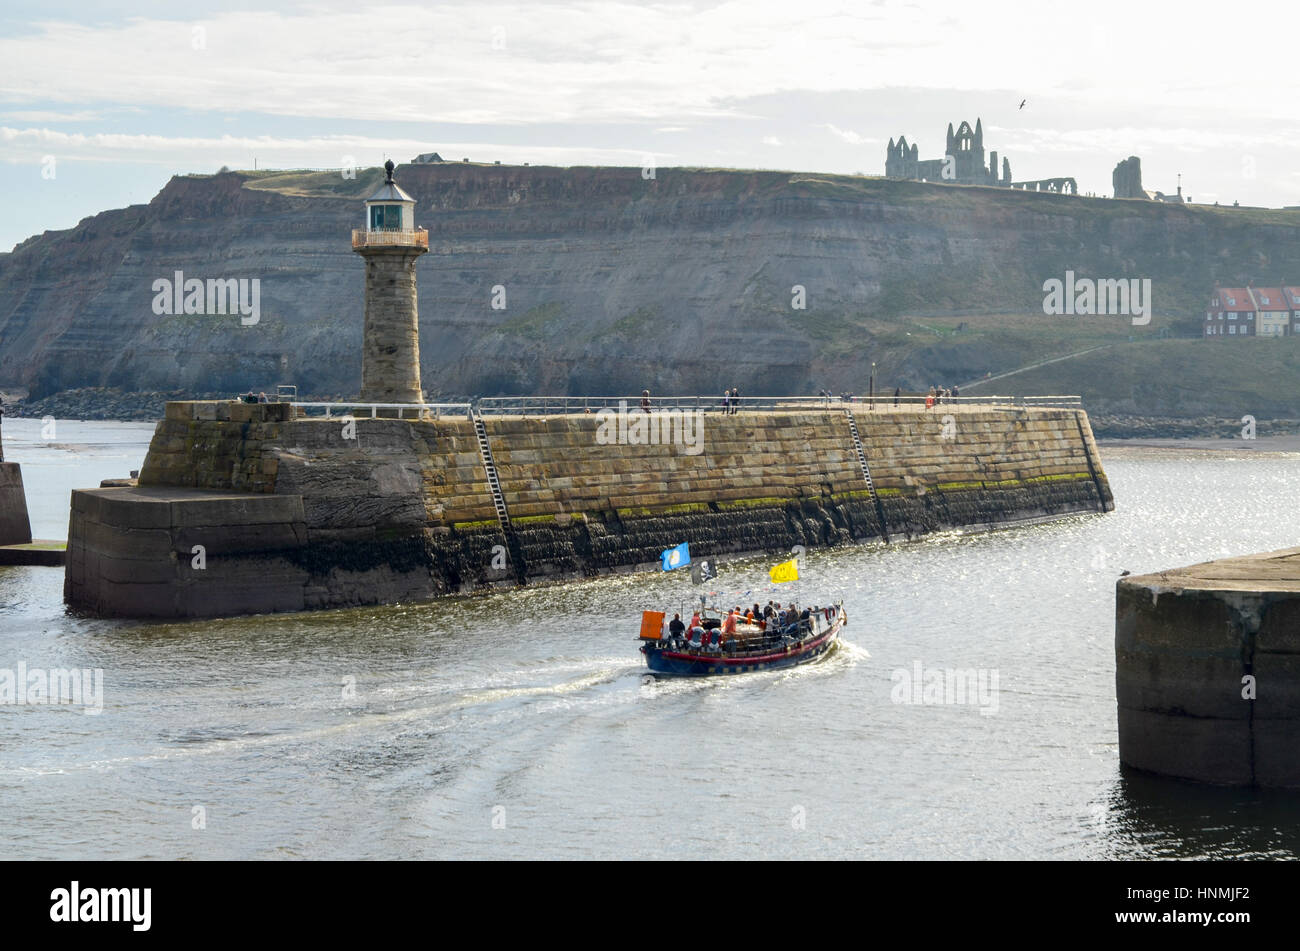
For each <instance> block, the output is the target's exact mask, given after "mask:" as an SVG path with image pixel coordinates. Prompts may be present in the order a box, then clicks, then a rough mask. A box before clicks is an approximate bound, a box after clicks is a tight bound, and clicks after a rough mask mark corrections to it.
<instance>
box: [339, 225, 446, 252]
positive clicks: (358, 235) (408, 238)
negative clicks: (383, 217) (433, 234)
mask: <svg viewBox="0 0 1300 951" xmlns="http://www.w3.org/2000/svg"><path fill="white" fill-rule="evenodd" d="M352 247H353V248H428V247H429V232H428V230H427V229H425V228H414V229H405V230H402V229H397V228H393V229H387V228H382V229H378V228H377V229H375V230H374V231H367V230H365V229H363V228H356V229H353V231H352Z"/></svg>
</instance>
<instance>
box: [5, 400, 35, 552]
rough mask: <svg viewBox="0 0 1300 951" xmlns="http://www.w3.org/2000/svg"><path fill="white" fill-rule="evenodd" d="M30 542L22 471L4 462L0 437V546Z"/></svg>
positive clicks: (16, 465) (13, 464) (29, 525)
mask: <svg viewBox="0 0 1300 951" xmlns="http://www.w3.org/2000/svg"><path fill="white" fill-rule="evenodd" d="M2 415H3V414H2V413H0V416H2ZM2 422H3V420H2V419H0V423H2ZM31 540H32V524H31V520H30V519H29V518H28V516H27V495H26V493H25V492H24V491H23V473H22V469H20V468H19V467H18V463H16V462H5V454H4V439H3V436H0V545H26V544H29V543H30V542H31Z"/></svg>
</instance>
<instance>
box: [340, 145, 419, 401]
mask: <svg viewBox="0 0 1300 951" xmlns="http://www.w3.org/2000/svg"><path fill="white" fill-rule="evenodd" d="M384 171H386V172H387V173H388V175H387V178H386V179H385V180H384V184H383V185H381V186H379V190H378V191H376V192H375V193H374V194H373V195H371V196H370V197H369V198H367V199H366V228H365V230H364V231H360V230H358V231H353V232H352V250H353V251H355V252H356V253H357V254H359V255H361V256H362V257H363V258H365V260H366V325H365V336H364V339H363V341H362V351H361V400H362V402H366V403H423V402H424V395H423V393H422V392H421V390H420V318H419V308H418V306H417V304H416V298H415V262H416V261H417V260H418V259H419V257H420V255H421V254H424V253H425V252H426V251H428V250H429V232H427V231H425V230H424V229H423V228H421V229H419V230H418V231H417V230H416V228H415V199H414V198H412V197H411V196H410V195H408V194H407V193H406V192H404V191H402V190H401V189H400V188H398V187H397V185H396V183H395V182H394V181H393V163H392V161H391V160H389V161H388V162H385V163H384Z"/></svg>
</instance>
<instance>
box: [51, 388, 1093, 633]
mask: <svg viewBox="0 0 1300 951" xmlns="http://www.w3.org/2000/svg"><path fill="white" fill-rule="evenodd" d="M854 409H855V412H856V421H857V426H858V429H859V432H860V434H861V438H862V443H863V450H864V452H865V454H866V456H867V458H868V459H869V462H870V466H871V470H872V473H873V475H874V482H875V488H876V492H877V495H878V498H879V501H880V506H879V508H878V507H877V506H876V505H875V502H874V500H873V499H872V497H871V492H870V490H869V488H868V486H867V483H866V481H865V479H864V477H863V473H862V467H861V465H860V463H859V461H858V458H857V456H856V452H855V448H854V446H853V443H852V437H851V434H850V428H849V419H848V417H847V416H846V415H845V412H844V409H843V408H842V407H836V408H827V409H824V410H798V411H790V412H785V411H779V410H778V411H770V412H742V413H739V414H736V415H731V416H724V415H722V414H720V413H708V414H706V415H705V416H704V418H703V423H702V425H703V430H702V443H700V444H698V445H695V446H694V447H693V448H691V449H690V451H688V447H687V446H675V445H650V444H637V443H635V442H633V443H630V444H627V443H625V444H619V443H609V442H608V440H602V439H600V438H598V429H599V426H600V420H599V418H598V417H597V416H595V415H570V416H547V417H527V418H525V417H509V416H506V417H502V416H494V417H487V418H486V420H485V424H486V428H487V435H488V440H489V444H490V447H491V450H492V454H493V457H494V459H495V462H496V467H497V470H498V473H499V477H500V480H501V488H502V493H503V496H504V499H505V503H506V506H507V509H508V511H509V515H510V522H511V529H510V530H509V532H504V531H503V530H502V528H501V525H500V523H499V521H498V519H497V515H496V510H495V508H494V505H493V501H492V497H491V495H490V493H489V490H488V485H487V474H486V471H485V470H484V467H483V463H482V458H481V456H480V453H479V448H478V444H477V440H476V436H475V432H474V428H473V424H472V422H471V421H470V420H468V419H462V418H449V419H438V420H430V419H425V420H419V421H415V420H402V419H368V418H361V419H357V420H355V421H352V422H351V423H350V426H351V429H350V430H349V428H348V426H349V424H348V422H347V421H345V420H342V419H339V418H335V419H330V420H325V419H303V418H295V417H294V416H293V414H292V413H291V411H290V409H289V407H287V406H285V405H282V404H263V405H245V404H230V403H202V402H195V403H173V404H169V405H168V408H167V414H166V418H165V419H163V420H162V421H161V422H160V423H159V424H158V428H157V430H156V431H155V434H154V438H153V442H152V444H151V446H150V450H149V454H148V457H147V459H146V461H145V464H144V467H143V469H142V471H141V474H140V480H139V482H140V485H139V489H138V490H137V491H136V492H135V493H134V494H132V493H131V492H130V491H128V490H118V489H103V490H95V493H96V498H95V500H92V499H91V498H89V495H90V493H76V495H77V496H79V497H80V496H87V497H86V498H74V504H73V511H72V519H71V522H70V527H69V537H70V543H69V559H70V560H69V566H68V579H69V581H68V584H67V585H66V586H65V592H66V594H67V599H68V601H69V603H72V604H75V605H78V606H82V607H86V608H88V609H90V610H94V611H99V612H100V613H117V614H131V613H133V612H136V611H138V610H140V604H141V599H140V598H138V597H135V596H134V595H132V596H131V597H124V596H121V597H119V596H115V595H114V594H113V591H114V590H120V589H114V588H113V587H112V586H113V585H121V584H122V583H123V582H122V581H121V580H118V579H117V578H116V577H115V576H114V574H113V572H114V570H115V569H112V568H109V567H108V566H106V565H105V564H104V559H105V558H109V559H111V558H121V559H127V558H132V557H134V558H138V559H139V560H142V561H143V562H145V563H149V564H155V563H159V564H158V565H156V567H158V569H159V570H160V571H161V572H162V574H163V575H166V576H167V578H168V579H170V580H168V581H160V582H154V583H160V584H173V585H179V584H182V583H183V582H184V583H187V584H190V585H195V584H198V585H202V584H204V583H205V579H209V581H210V583H211V584H212V585H213V588H212V591H213V592H214V593H213V594H212V595H211V596H210V597H206V599H205V598H203V597H199V596H198V595H197V593H196V592H193V591H190V592H187V593H185V594H184V595H183V596H179V599H178V598H171V599H170V600H169V599H167V598H164V599H162V601H161V602H160V603H161V604H163V605H164V606H166V605H170V607H164V608H163V609H162V610H173V611H177V612H180V613H183V614H185V615H195V614H200V613H204V612H207V613H235V612H238V611H247V610H295V609H299V608H315V607H330V606H339V605H350V604H374V603H387V602H393V601H401V600H412V599H420V598H429V597H434V596H437V595H439V594H445V593H448V592H456V591H464V590H468V589H472V588H474V587H478V586H481V585H492V584H511V583H520V582H527V581H528V580H530V579H542V578H566V577H579V576H583V575H592V574H599V573H602V572H611V571H627V570H633V569H636V568H639V567H648V566H653V565H655V564H657V561H658V557H659V553H660V552H661V551H662V550H663V549H665V548H668V547H671V546H674V545H677V544H679V543H681V542H683V541H688V542H690V544H691V550H692V552H693V553H695V554H696V555H697V557H698V556H701V555H705V554H708V555H712V556H715V557H716V556H719V555H733V556H735V555H740V554H751V553H760V552H787V551H789V549H790V548H791V546H793V545H795V544H802V545H805V546H808V547H811V546H817V545H838V544H845V543H849V542H853V541H863V540H869V539H876V538H882V537H883V535H884V532H883V531H882V525H881V524H880V518H881V513H883V515H884V518H885V522H886V526H884V527H887V528H888V532H889V535H890V537H891V538H908V537H914V536H917V535H921V534H924V533H926V532H930V531H936V530H945V529H952V528H988V527H994V526H998V525H1010V524H1017V523H1022V522H1026V521H1037V520H1042V519H1048V518H1055V517H1060V516H1063V515H1069V514H1075V513H1080V512H1104V511H1107V510H1109V509H1111V508H1113V502H1112V499H1111V495H1110V489H1109V486H1108V485H1107V483H1106V479H1105V474H1104V472H1103V471H1102V468H1101V463H1100V460H1099V459H1098V457H1097V453H1096V445H1095V443H1094V442H1093V439H1092V432H1091V429H1090V427H1089V426H1088V422H1087V417H1086V415H1085V414H1084V413H1083V412H1082V411H1081V410H1070V409H1016V408H1012V407H1008V408H1005V409H1001V408H987V407H981V408H961V407H940V408H936V410H933V411H929V412H926V411H922V410H917V409H912V408H908V409H905V410H893V409H889V410H885V409H878V410H875V411H870V410H867V409H866V408H864V407H860V406H859V407H854ZM177 489H185V490H189V491H190V492H192V493H197V494H193V495H191V496H188V497H170V501H169V505H171V506H172V507H173V508H174V509H175V510H176V512H177V514H176V515H175V518H176V519H178V520H179V521H177V522H175V523H174V524H169V525H168V526H167V528H166V531H165V533H164V534H165V537H163V536H161V535H160V536H137V535H133V534H132V533H133V532H135V531H137V526H136V525H135V524H134V523H135V521H138V520H139V518H141V517H143V516H137V515H134V514H131V513H133V512H135V511H136V509H137V508H138V507H140V506H147V505H148V504H149V500H148V499H147V498H146V497H145V496H141V495H140V493H143V492H148V491H162V490H177ZM103 493H109V495H106V496H105V495H103ZM113 493H118V494H116V495H113ZM203 493H209V494H211V493H216V495H215V496H212V497H213V498H215V499H221V500H224V501H223V504H227V505H229V504H230V502H231V500H233V499H235V498H239V497H242V498H246V499H250V500H257V499H259V498H261V499H268V500H272V499H273V500H278V502H279V503H281V504H283V503H285V502H286V500H292V504H293V505H295V506H296V507H295V508H293V509H292V512H293V515H292V518H288V517H286V520H285V521H284V524H283V526H282V528H281V529H280V530H278V532H277V533H271V534H270V535H269V536H268V534H267V533H266V531H264V530H262V529H250V528H249V527H248V525H246V524H245V521H244V516H243V515H242V514H240V512H241V511H242V510H238V511H237V510H235V509H233V508H231V509H228V510H227V511H228V512H229V513H230V524H229V525H228V526H226V527H227V528H228V529H229V531H220V532H217V531H216V526H215V525H213V526H209V527H210V528H212V530H213V531H214V533H215V536H214V537H218V536H219V539H220V543H219V544H218V545H217V546H216V547H217V549H219V551H220V555H219V556H218V557H220V558H224V559H229V560H230V561H231V562H233V563H232V564H231V565H228V566H226V567H224V568H223V569H222V570H223V571H225V572H227V573H228V574H229V573H233V574H231V576H234V575H239V576H240V577H245V575H246V576H247V577H248V578H250V579H253V580H250V581H249V583H251V584H253V585H254V586H256V584H257V582H256V580H255V578H256V572H253V571H251V570H249V571H247V572H245V568H244V567H242V566H241V563H242V562H243V561H248V562H249V563H250V564H253V563H257V564H263V563H265V564H268V565H269V566H270V567H269V573H268V575H267V577H268V581H267V585H268V588H274V589H275V591H276V592H277V593H274V594H273V593H271V592H270V591H268V592H267V593H266V595H265V597H263V598H261V600H259V599H258V598H257V597H251V596H250V597H243V598H229V599H226V598H225V595H224V594H223V591H224V589H222V588H220V587H219V586H218V585H217V583H216V582H217V580H218V579H219V578H220V577H221V574H220V573H214V574H210V575H199V576H197V577H194V576H191V575H186V574H184V573H183V572H182V573H180V574H170V575H169V574H167V570H168V569H167V566H166V565H161V564H160V562H161V560H162V559H165V558H175V559H180V558H182V557H183V556H185V552H186V551H187V550H188V549H187V547H186V546H187V544H199V543H201V541H200V540H199V539H198V538H197V536H196V534H195V533H194V532H181V531H180V527H181V526H182V524H183V523H184V522H185V519H186V516H185V515H184V514H183V513H184V512H186V511H187V510H188V509H189V508H190V507H191V506H198V505H200V503H201V502H202V501H203V499H204V495H203ZM101 496H102V498H100V497H101ZM110 501H118V502H120V505H117V506H114V505H112V504H110ZM247 511H250V512H252V511H261V510H259V509H257V508H256V503H255V501H253V502H250V503H249V507H248V509H247ZM277 511H281V510H277ZM284 511H288V510H284ZM299 513H300V514H299ZM253 524H260V523H253ZM153 530H155V531H161V530H162V526H154V529H153ZM74 541H75V542H76V543H77V545H78V546H80V548H81V549H84V551H85V556H84V557H83V556H79V558H78V560H77V562H76V564H75V566H74V563H73V560H72V559H73V550H74ZM150 546H152V547H150ZM276 546H279V547H276ZM209 550H211V549H209ZM92 554H93V555H94V556H95V557H96V558H98V561H93V560H91V559H90V557H89V556H90V555H92ZM185 557H188V556H185ZM211 557H212V556H210V559H209V562H208V564H209V566H211V565H212V564H213V562H212V560H211ZM268 559H269V561H268ZM172 568H173V569H174V568H175V565H173V566H172ZM241 572H245V574H240V573H241ZM155 573H156V572H155ZM145 574H148V573H147V572H142V576H143V575H145ZM295 586H296V587H297V589H300V593H296V594H291V593H290V589H293V588H295ZM223 599H224V600H223Z"/></svg>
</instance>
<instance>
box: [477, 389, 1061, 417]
mask: <svg viewBox="0 0 1300 951" xmlns="http://www.w3.org/2000/svg"><path fill="white" fill-rule="evenodd" d="M927 399H928V397H926V396H924V395H921V396H917V395H915V394H913V395H908V396H902V395H900V396H898V397H894V396H892V395H882V396H876V397H870V396H854V397H852V398H845V397H839V396H832V397H824V396H742V397H735V398H731V399H724V398H723V397H722V396H651V397H650V398H649V401H650V408H651V409H680V410H684V411H690V410H699V411H700V412H704V413H720V412H722V411H723V410H724V408H726V409H731V408H734V409H736V410H737V411H739V412H752V411H754V410H764V411H781V410H787V411H791V412H798V411H800V410H815V409H853V410H854V411H862V412H870V411H872V410H875V409H893V408H900V409H902V408H910V409H917V410H924V409H925V408H926V401H927ZM641 400H642V397H641V396H487V397H483V398H481V399H479V400H477V401H476V402H475V407H476V408H477V410H478V412H479V413H481V414H482V415H484V416H562V415H566V414H570V413H597V412H599V411H600V410H602V409H612V410H619V409H627V410H629V411H630V410H637V409H640V408H641ZM1082 405H1083V400H1082V398H1081V397H1079V396H951V397H944V398H942V399H939V400H936V401H934V403H933V404H932V406H934V407H937V406H949V407H951V406H957V407H964V406H971V407H974V406H984V407H994V408H1004V409H1018V408H1048V407H1050V408H1067V409H1077V408H1080V407H1082Z"/></svg>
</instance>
